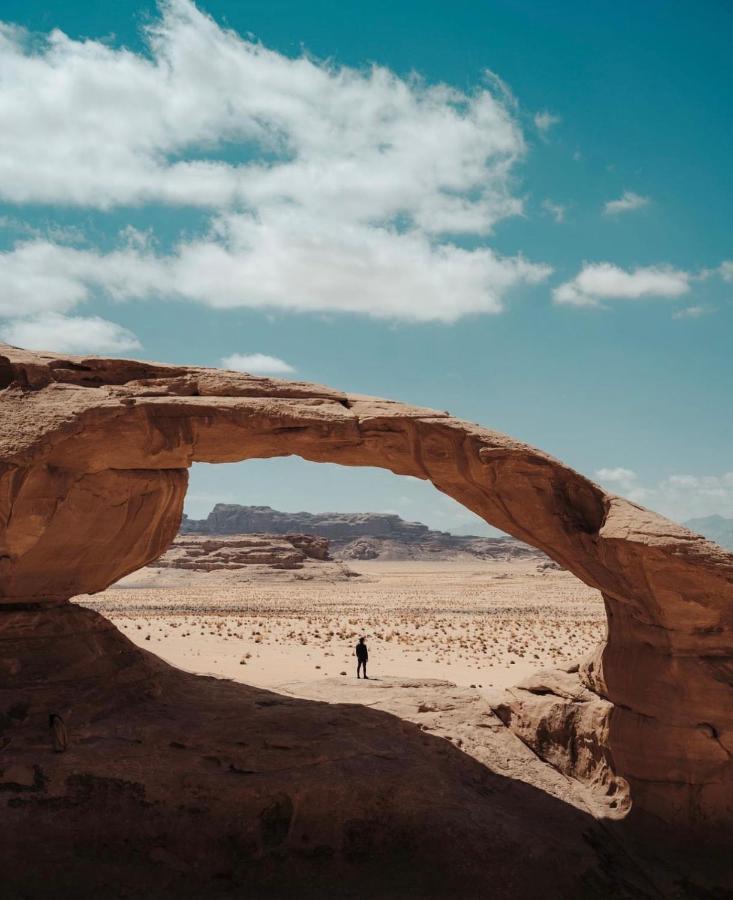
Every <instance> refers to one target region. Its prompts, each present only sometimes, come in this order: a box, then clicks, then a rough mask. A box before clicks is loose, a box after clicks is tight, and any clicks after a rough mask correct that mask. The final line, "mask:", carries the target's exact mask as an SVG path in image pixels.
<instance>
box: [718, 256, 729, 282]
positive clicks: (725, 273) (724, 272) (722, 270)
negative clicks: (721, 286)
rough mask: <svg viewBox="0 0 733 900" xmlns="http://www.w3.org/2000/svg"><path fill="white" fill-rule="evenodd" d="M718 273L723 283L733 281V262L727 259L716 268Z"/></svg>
mask: <svg viewBox="0 0 733 900" xmlns="http://www.w3.org/2000/svg"><path fill="white" fill-rule="evenodd" d="M718 273H719V275H720V277H721V278H722V279H723V281H733V262H731V261H730V260H728V259H725V260H723V262H722V263H721V264H720V265H719V266H718Z"/></svg>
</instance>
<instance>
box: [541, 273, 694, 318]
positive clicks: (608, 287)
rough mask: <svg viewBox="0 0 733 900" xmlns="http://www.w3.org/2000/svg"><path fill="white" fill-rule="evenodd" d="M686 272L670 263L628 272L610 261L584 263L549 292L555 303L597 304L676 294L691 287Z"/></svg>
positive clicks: (684, 292)
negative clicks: (566, 279)
mask: <svg viewBox="0 0 733 900" xmlns="http://www.w3.org/2000/svg"><path fill="white" fill-rule="evenodd" d="M690 278H691V275H690V274H689V272H684V271H682V270H680V269H673V268H672V267H671V266H646V267H638V268H636V269H633V270H632V271H630V272H627V271H626V270H625V269H622V268H620V267H619V266H615V265H613V264H612V263H607V262H603V263H592V264H589V263H586V265H584V266H583V268H582V269H581V270H580V272H579V273H578V274H577V275H576V276H575V278H573V279H572V280H571V281H566V282H564V283H563V284H561V285H559V286H558V287H556V288H555V289H554V291H553V292H552V295H553V299H554V302H555V303H558V304H564V305H568V306H586V307H588V306H600V305H601V301H602V300H638V299H641V298H645V297H679V296H681V295H682V294H686V293H687V292H688V291H689V290H690V284H689V282H690Z"/></svg>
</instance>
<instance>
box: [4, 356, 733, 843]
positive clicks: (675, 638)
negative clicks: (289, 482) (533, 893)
mask: <svg viewBox="0 0 733 900" xmlns="http://www.w3.org/2000/svg"><path fill="white" fill-rule="evenodd" d="M0 413H1V414H0V605H3V604H5V605H10V606H17V605H18V604H24V605H27V604H62V603H64V602H65V601H67V600H68V599H69V598H70V597H72V596H75V595H77V594H83V593H93V592H95V591H99V590H102V589H103V588H105V587H107V586H108V585H109V584H111V583H112V582H114V581H115V580H117V579H118V578H120V577H121V576H122V575H125V574H126V573H129V572H132V571H134V570H135V569H138V568H140V567H141V566H144V565H146V564H147V563H149V562H151V561H153V560H155V559H156V558H158V557H159V556H161V554H162V553H164V551H165V550H166V548H167V547H168V545H169V544H170V542H171V540H172V539H173V537H174V535H175V534H176V532H177V529H178V526H179V523H180V518H181V510H182V504H183V498H184V494H185V491H186V483H187V469H188V467H189V466H190V465H191V464H192V463H193V462H196V461H202V462H205V461H208V462H217V463H218V462H230V461H235V460H245V459H251V458H264V457H273V456H284V455H289V454H296V455H299V456H301V457H303V458H305V459H309V460H313V461H316V462H331V463H341V464H343V465H368V466H381V467H383V468H386V469H389V470H391V471H392V472H395V473H397V474H402V475H411V476H413V477H417V478H421V479H426V480H429V481H431V482H432V483H433V484H434V485H435V486H436V487H437V488H438V489H439V490H441V491H443V492H444V493H446V494H449V495H450V496H452V497H454V498H455V499H456V500H458V501H459V502H460V503H462V504H464V505H465V506H466V507H467V508H469V509H471V510H472V511H473V512H475V513H477V514H478V515H479V516H482V517H483V518H484V519H485V520H486V521H487V522H489V523H490V524H491V525H494V526H495V527H497V528H500V529H501V530H503V531H505V532H507V533H509V534H511V535H512V536H514V537H515V538H518V539H519V540H522V541H526V542H527V543H529V544H532V545H533V546H535V547H538V548H539V549H541V550H543V551H544V552H545V553H547V554H548V555H549V556H550V557H552V559H554V560H555V561H556V562H558V563H559V564H561V565H562V566H563V567H565V568H566V569H569V570H570V571H572V572H574V573H575V574H576V575H577V576H578V577H579V578H580V579H582V580H583V581H584V582H586V583H587V584H589V585H591V586H592V587H595V588H598V589H599V590H600V591H601V592H602V593H603V596H604V598H605V602H606V608H607V612H608V638H607V642H606V643H605V645H604V646H602V647H600V648H599V649H598V651H597V653H596V654H595V655H594V657H593V659H591V660H589V661H587V662H586V664H585V665H584V666H582V667H581V671H580V677H581V679H582V686H583V689H584V690H587V691H588V692H592V694H593V695H594V697H596V698H601V699H602V700H603V701H607V703H608V704H610V706H609V707H605V706H604V707H603V710H604V711H603V715H602V716H600V717H599V721H600V720H602V726H599V727H600V732H601V734H600V738H599V741H600V745H599V746H598V747H597V748H595V749H594V752H593V754H592V758H594V759H599V760H601V759H602V760H603V765H604V766H607V767H611V768H612V770H613V774H612V777H610V778H608V779H605V780H606V781H607V782H608V783H609V784H611V783H612V784H613V785H614V791H618V790H620V788H619V785H620V784H621V781H623V782H626V783H627V784H628V786H629V790H630V805H631V808H632V809H634V810H636V811H637V812H642V813H648V814H650V815H651V816H656V817H658V818H660V819H662V820H664V821H665V822H668V823H673V824H677V825H686V826H694V827H704V826H706V825H711V826H715V827H719V826H720V825H722V824H728V825H729V824H730V823H731V821H732V820H733V766H732V765H731V753H733V703H732V702H731V696H732V694H731V687H732V686H733V556H731V555H730V554H728V553H726V552H725V551H723V550H722V549H721V548H720V547H718V546H716V545H715V544H713V543H711V542H709V541H706V540H705V539H704V538H702V537H700V536H699V535H695V534H693V533H692V532H690V531H687V530H686V529H684V528H682V527H681V526H679V525H676V524H674V523H672V522H670V521H667V520H666V519H663V518H662V517H660V516H658V515H656V514H654V513H652V512H650V511H648V510H645V509H642V508H641V507H639V506H637V505H635V504H633V503H630V502H629V501H627V500H624V499H623V498H621V497H617V496H614V495H610V494H607V493H605V492H604V491H603V490H602V489H601V488H600V487H598V485H595V484H593V483H592V482H591V481H589V480H588V479H586V478H584V477H583V476H581V475H579V474H578V473H577V472H574V471H573V470H572V469H570V468H568V467H567V466H565V465H563V464H562V463H561V462H559V461H557V460H555V459H553V458H552V457H550V456H548V455H547V454H545V453H542V452H541V451H539V450H536V449H534V448H533V447H530V446H528V445H526V444H523V443H521V442H520V441H516V440H514V439H512V438H509V437H507V436H505V435H503V434H500V433H497V432H494V431H490V430H487V429H485V428H481V427H479V426H478V425H474V424H471V423H467V422H462V421H460V420H458V419H455V418H454V417H453V416H451V415H450V414H449V413H446V412H436V411H434V410H429V409H419V408H415V407H410V406H406V405H404V404H400V403H395V402H392V401H389V400H380V399H374V398H367V397H361V396H350V395H347V394H343V393H341V392H339V391H335V390H331V389H330V388H324V387H319V386H315V385H309V384H304V383H300V382H285V381H274V380H271V379H267V378H256V377H251V376H247V375H243V374H238V373H234V372H222V371H216V370H210V369H200V368H193V367H191V368H184V367H173V366H163V365H154V364H150V363H142V362H134V361H125V360H104V359H94V358H92V359H82V358H58V357H55V356H52V355H48V354H45V355H44V354H30V353H26V352H24V351H20V350H16V349H13V348H10V347H1V348H0ZM0 627H1V626H0ZM82 668H83V667H82ZM548 690H549V689H548ZM530 693H531V692H530ZM533 696H537V694H534V695H533ZM520 700H521V697H520ZM520 700H518V701H517V703H519V702H520ZM573 702H575V701H573ZM578 702H582V694H581V700H580V701H578ZM540 705H541V704H540ZM545 705H546V704H545ZM536 707H538V704H536V703H527V702H525V703H524V705H523V707H522V710H521V711H520V710H519V707H517V711H516V712H515V715H514V716H513V717H512V716H511V715H509V714H507V716H506V718H507V720H508V721H511V720H512V718H514V720H516V721H519V719H521V729H522V732H523V733H524V735H525V736H526V737H527V739H528V740H529V735H530V732H531V730H532V721H533V718H532V712H531V710H532V709H533V708H536ZM520 712H521V715H520ZM546 714H547V710H546V709H545V710H544V711H542V710H540V711H539V712H538V714H537V724H538V727H540V726H541V725H542V722H545V726H546V721H547V715H546ZM572 714H573V715H574V716H575V719H576V721H580V720H581V719H582V721H583V723H587V722H588V721H595V719H594V717H593V716H585V717H582V716H581V717H579V716H578V714H577V711H575V712H572ZM557 716H558V712H557V709H553V712H552V718H553V722H554V733H556V734H557V735H561V736H562V738H561V739H562V740H567V741H569V742H570V744H572V742H573V741H574V740H577V739H578V738H577V735H579V734H582V730H583V729H581V728H567V729H564V730H563V729H562V728H560V727H559V725H558V722H557ZM545 726H542V727H545ZM583 727H586V726H585V724H584V726H583ZM573 735H575V736H576V737H573ZM536 743H537V746H538V747H540V746H542V747H545V748H546V749H545V750H544V751H543V752H545V753H547V754H548V755H549V756H551V755H552V754H553V753H556V749H555V750H553V748H552V746H551V744H552V741H549V742H548V741H547V740H543V741H537V742H536ZM565 751H566V752H564V753H563V754H561V755H562V758H563V759H566V760H568V762H567V768H568V771H570V772H571V773H573V771H572V770H573V760H574V759H578V760H581V761H582V770H583V771H580V770H578V771H577V772H575V773H574V774H577V775H578V776H582V777H588V778H593V777H595V776H593V775H592V773H589V770H590V769H592V766H591V765H590V763H589V757H588V755H587V754H583V753H574V752H572V747H569V748H567V747H566V748H565ZM596 780H597V779H596ZM626 805H628V804H626Z"/></svg>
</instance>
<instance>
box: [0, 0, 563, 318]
mask: <svg viewBox="0 0 733 900" xmlns="http://www.w3.org/2000/svg"><path fill="white" fill-rule="evenodd" d="M145 37H146V49H145V52H133V51H131V50H128V49H123V48H116V47H113V46H109V45H108V44H105V43H102V42H99V41H94V40H86V41H78V40H73V39H72V38H70V37H68V36H66V35H65V34H63V33H61V32H60V31H57V30H56V31H52V32H51V33H50V34H49V35H47V36H45V37H43V38H42V39H39V37H38V36H35V35H28V34H26V33H24V32H23V31H22V30H20V29H18V28H15V27H13V26H9V25H0V199H3V200H5V201H8V202H11V203H14V204H52V205H56V206H63V207H77V208H94V209H100V210H110V209H113V208H116V207H123V208H128V207H136V206H137V207H145V206H148V205H151V204H153V205H160V204H164V205H168V206H172V207H181V208H186V207H197V208H200V209H203V210H205V211H207V213H208V215H209V216H210V224H209V227H208V229H207V230H206V231H205V232H204V233H203V234H200V235H198V236H196V237H190V236H181V237H180V239H179V240H178V241H177V242H174V245H173V246H172V248H171V249H170V250H169V251H168V252H167V253H164V254H161V253H157V254H156V253H154V252H153V251H152V250H151V249H150V247H149V246H147V245H146V243H145V242H144V241H130V240H127V239H124V240H123V239H122V238H121V239H120V241H119V245H118V247H117V248H115V249H113V250H106V252H103V251H102V250H100V249H95V248H85V249H79V248H77V247H74V246H68V245H66V244H64V243H63V242H61V241H54V240H53V239H48V238H47V237H43V236H36V237H34V238H31V239H25V240H23V241H21V242H19V243H18V244H16V245H15V247H14V248H13V249H11V250H10V251H8V252H6V253H4V254H2V255H0V315H4V316H6V317H7V316H12V317H17V315H18V313H19V311H22V313H23V315H24V316H26V317H29V316H32V315H38V314H41V313H47V314H48V313H66V314H67V315H68V314H69V313H70V312H71V311H72V310H73V309H74V308H75V307H76V306H78V305H80V304H82V303H84V302H86V301H89V300H92V299H93V298H95V297H97V296H110V297H114V298H116V299H132V298H159V297H171V298H174V299H183V300H190V301H194V302H198V303H203V304H207V305H209V306H212V307H215V308H231V307H252V308H270V309H272V308H274V309H280V310H293V311H299V312H315V311H317V312H326V311H339V312H351V313H357V314H361V315H369V316H373V317H381V318H388V319H394V320H403V321H413V322H416V321H446V322H450V321H455V320H456V319H458V318H460V317H461V316H464V315H468V314H472V313H496V312H500V311H501V310H502V308H503V305H504V303H505V297H506V295H507V293H508V292H509V291H510V290H511V289H512V288H514V287H516V286H518V285H521V284H523V283H536V282H538V281H541V280H542V279H544V278H546V277H547V276H548V274H549V273H550V268H549V267H548V266H546V265H542V264H537V263H533V262H530V261H528V260H525V259H524V258H522V257H521V256H514V257H508V256H502V255H499V254H498V253H496V252H494V251H493V250H491V249H490V248H489V247H487V246H485V244H484V243H483V239H485V237H486V236H487V235H489V234H490V233H491V230H492V228H493V226H494V225H495V224H496V223H497V222H498V221H500V220H501V219H503V218H506V217H508V216H513V215H517V214H519V213H521V211H522V201H521V199H520V198H519V197H517V196H515V193H514V176H513V169H514V167H515V165H516V163H517V162H518V161H519V160H520V159H521V158H522V157H523V155H524V153H525V144H524V140H523V137H522V133H521V130H520V128H519V126H518V124H517V122H516V121H515V115H514V113H515V110H514V105H513V101H512V99H511V97H510V96H509V95H507V93H506V91H505V90H502V89H501V86H500V85H498V86H497V81H496V79H495V78H494V77H492V76H491V74H490V73H487V78H486V83H485V85H484V86H482V87H480V88H478V89H476V90H475V91H473V92H470V93H465V92H461V91H458V90H456V89H454V88H452V87H449V86H447V85H444V84H428V83H425V82H424V81H422V80H420V79H419V78H417V77H410V78H400V77H398V76H397V75H395V74H394V73H393V72H391V71H390V70H388V69H386V68H383V67H379V66H372V67H371V68H367V69H352V68H348V67H344V66H337V65H334V64H332V63H328V62H322V61H318V60H315V59H313V58H311V57H309V56H308V55H306V54H304V55H301V56H298V57H296V58H290V57H288V56H285V55H283V54H280V53H277V52H275V51H272V50H269V49H267V48H266V47H264V46H262V45H261V44H259V43H257V42H256V41H254V40H249V39H245V38H243V37H241V36H239V35H238V34H236V33H234V32H232V31H228V30H226V29H223V28H221V27H220V26H219V25H217V24H216V23H215V22H214V21H213V20H212V19H211V18H209V17H208V16H206V15H205V14H203V13H202V12H200V11H199V10H198V9H197V8H196V7H195V6H194V5H193V4H192V3H191V2H189V0H166V2H164V3H163V4H162V5H161V6H160V16H159V18H158V19H157V21H155V22H154V23H153V24H151V25H150V26H149V27H148V28H147V29H146V32H145ZM550 118H552V117H550ZM543 121H544V120H543ZM548 122H549V120H548ZM550 124H552V123H551V122H549V124H548V125H547V127H550ZM49 134H52V135H53V140H49ZM460 236H468V237H469V238H471V239H472V240H471V249H466V247H465V246H461V245H460V242H459V241H458V238H459V237H460ZM128 237H129V236H128ZM477 238H478V239H482V242H481V243H479V244H478V246H477V242H476V239H477Z"/></svg>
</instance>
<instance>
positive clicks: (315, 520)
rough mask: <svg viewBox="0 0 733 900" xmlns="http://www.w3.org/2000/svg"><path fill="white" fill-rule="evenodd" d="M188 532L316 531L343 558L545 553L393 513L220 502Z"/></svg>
mask: <svg viewBox="0 0 733 900" xmlns="http://www.w3.org/2000/svg"><path fill="white" fill-rule="evenodd" d="M181 533H182V534H209V535H232V534H271V535H286V534H294V533H295V534H313V535H317V536H318V537H324V538H328V540H329V542H330V545H331V552H332V554H333V556H334V557H336V558H337V559H456V558H468V557H474V558H479V559H501V558H507V557H513V558H514V557H525V558H530V557H537V558H542V559H545V556H544V554H543V553H541V552H540V551H539V550H535V549H534V548H533V547H530V546H528V545H527V544H523V543H522V542H521V541H516V540H514V539H513V538H510V537H480V536H475V535H455V534H450V533H449V532H447V531H433V530H432V529H430V528H428V526H427V525H423V524H422V523H421V522H406V521H405V520H404V519H402V518H401V517H400V516H398V515H394V514H391V513H309V512H296V513H286V512H280V511H279V510H276V509H272V508H271V507H269V506H239V505H237V504H233V503H217V504H216V506H215V507H214V508H213V509H212V510H211V512H210V513H209V515H208V516H207V517H206V518H205V519H189V518H188V517H187V516H184V517H183V521H182V522H181Z"/></svg>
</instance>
